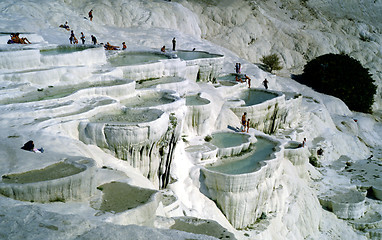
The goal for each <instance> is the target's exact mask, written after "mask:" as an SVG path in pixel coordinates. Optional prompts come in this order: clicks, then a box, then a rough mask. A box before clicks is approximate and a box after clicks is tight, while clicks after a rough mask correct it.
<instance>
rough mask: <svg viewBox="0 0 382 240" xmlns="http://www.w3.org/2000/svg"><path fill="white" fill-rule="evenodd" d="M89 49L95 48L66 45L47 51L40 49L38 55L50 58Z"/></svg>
mask: <svg viewBox="0 0 382 240" xmlns="http://www.w3.org/2000/svg"><path fill="white" fill-rule="evenodd" d="M90 48H96V47H94V46H92V45H85V46H82V45H70V46H69V45H68V46H58V47H56V48H49V49H41V50H40V54H41V55H43V56H50V55H59V54H68V53H74V52H80V51H83V50H86V49H90Z"/></svg>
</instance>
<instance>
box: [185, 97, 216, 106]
mask: <svg viewBox="0 0 382 240" xmlns="http://www.w3.org/2000/svg"><path fill="white" fill-rule="evenodd" d="M209 103H210V100H208V99H205V98H202V97H200V96H199V95H190V96H186V106H199V105H206V104H209Z"/></svg>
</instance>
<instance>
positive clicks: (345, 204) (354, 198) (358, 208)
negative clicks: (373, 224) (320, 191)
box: [318, 190, 367, 219]
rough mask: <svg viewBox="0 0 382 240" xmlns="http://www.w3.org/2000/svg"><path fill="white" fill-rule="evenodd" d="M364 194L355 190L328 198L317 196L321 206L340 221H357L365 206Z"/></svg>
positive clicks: (365, 208)
mask: <svg viewBox="0 0 382 240" xmlns="http://www.w3.org/2000/svg"><path fill="white" fill-rule="evenodd" d="M365 195H366V193H361V192H358V191H355V190H349V191H347V192H339V193H336V194H333V195H328V196H319V197H318V199H319V201H320V203H321V205H322V206H323V207H325V208H327V209H329V210H330V211H332V212H333V213H334V214H336V215H337V217H339V218H342V219H358V218H360V217H362V216H363V215H364V214H365V212H366V210H367V206H366V205H365Z"/></svg>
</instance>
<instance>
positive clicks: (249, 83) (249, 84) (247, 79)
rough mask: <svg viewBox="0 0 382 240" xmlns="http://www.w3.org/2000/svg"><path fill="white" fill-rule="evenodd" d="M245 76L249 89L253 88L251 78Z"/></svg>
mask: <svg viewBox="0 0 382 240" xmlns="http://www.w3.org/2000/svg"><path fill="white" fill-rule="evenodd" d="M244 76H245V81H246V82H247V83H248V88H251V78H249V77H248V76H247V74H245V75H244Z"/></svg>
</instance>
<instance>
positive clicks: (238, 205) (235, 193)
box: [201, 136, 284, 229]
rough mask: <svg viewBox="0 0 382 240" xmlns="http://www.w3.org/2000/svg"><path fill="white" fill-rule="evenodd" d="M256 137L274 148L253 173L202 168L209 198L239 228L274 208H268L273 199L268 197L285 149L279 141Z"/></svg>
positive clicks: (273, 188) (273, 185) (273, 186)
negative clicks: (226, 172)
mask: <svg viewBox="0 0 382 240" xmlns="http://www.w3.org/2000/svg"><path fill="white" fill-rule="evenodd" d="M256 137H257V138H258V139H259V138H263V139H265V140H267V141H270V142H272V143H274V146H275V147H274V148H273V150H274V152H273V153H271V154H270V156H269V157H268V158H267V159H264V160H262V161H260V163H259V164H260V167H258V168H256V170H255V171H254V172H250V173H244V174H225V173H221V172H217V171H212V170H210V169H208V168H205V167H202V168H201V171H202V174H203V176H204V177H205V179H204V183H205V185H206V187H207V189H208V192H209V194H210V196H209V197H210V198H212V199H213V200H215V201H216V203H217V205H218V206H219V207H220V209H221V210H222V211H223V213H224V215H225V216H226V217H227V219H228V221H229V222H230V223H231V224H232V226H234V227H235V228H238V229H241V228H245V227H246V226H249V225H251V224H253V223H254V222H255V221H256V220H257V219H258V218H259V217H260V216H261V214H262V213H266V214H267V213H269V212H270V211H275V210H276V209H270V207H269V202H272V201H271V199H270V198H271V196H272V194H273V191H275V190H277V187H278V186H276V176H278V174H281V173H280V164H281V161H282V160H283V157H284V150H283V148H282V147H281V143H280V142H279V141H277V140H275V139H273V138H271V137H267V136H256ZM266 206H267V207H266ZM274 207H275V206H274Z"/></svg>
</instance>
